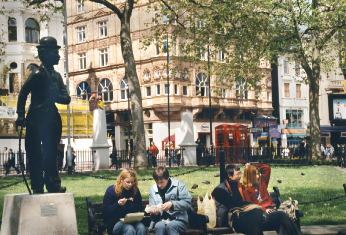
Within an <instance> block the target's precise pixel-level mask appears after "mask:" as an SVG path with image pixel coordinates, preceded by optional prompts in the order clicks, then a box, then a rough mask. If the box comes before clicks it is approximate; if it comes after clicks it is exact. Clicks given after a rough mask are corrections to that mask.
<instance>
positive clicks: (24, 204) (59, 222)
mask: <svg viewBox="0 0 346 235" xmlns="http://www.w3.org/2000/svg"><path fill="white" fill-rule="evenodd" d="M37 234H50V235H53V234H56V235H60V234H64V235H77V234H78V229H77V220H76V210H75V204H74V197H73V194H72V193H46V194H37V195H29V194H7V195H5V199H4V210H3V214H2V224H1V235H37Z"/></svg>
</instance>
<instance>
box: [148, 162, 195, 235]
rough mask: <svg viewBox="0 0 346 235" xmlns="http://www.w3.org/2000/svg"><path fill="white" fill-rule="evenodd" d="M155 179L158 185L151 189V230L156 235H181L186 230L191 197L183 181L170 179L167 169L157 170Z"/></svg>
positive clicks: (160, 168) (154, 175)
mask: <svg viewBox="0 0 346 235" xmlns="http://www.w3.org/2000/svg"><path fill="white" fill-rule="evenodd" d="M153 178H154V180H155V182H156V184H154V185H153V186H151V187H150V189H149V205H150V206H151V207H150V208H152V209H151V210H149V211H148V212H149V213H150V214H151V219H152V223H151V224H150V228H154V232H155V235H164V234H169V235H179V234H181V233H183V232H184V231H185V230H186V224H187V223H188V215H187V210H188V209H189V208H190V207H191V199H192V198H191V195H190V193H189V191H188V190H187V188H186V186H185V183H184V182H183V181H182V180H180V179H174V178H170V177H169V172H168V170H167V169H166V168H165V167H162V166H160V167H158V168H156V169H155V170H154V173H153Z"/></svg>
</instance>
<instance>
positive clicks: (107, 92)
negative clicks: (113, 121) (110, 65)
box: [97, 78, 113, 102]
mask: <svg viewBox="0 0 346 235" xmlns="http://www.w3.org/2000/svg"><path fill="white" fill-rule="evenodd" d="M97 92H98V93H99V94H100V95H102V100H103V101H105V102H107V101H112V100H113V85H112V83H111V81H109V79H107V78H105V79H103V80H102V81H101V82H100V84H99V85H98V87H97Z"/></svg>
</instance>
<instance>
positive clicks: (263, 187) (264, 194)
mask: <svg viewBox="0 0 346 235" xmlns="http://www.w3.org/2000/svg"><path fill="white" fill-rule="evenodd" d="M254 166H256V167H257V168H258V169H259V170H260V172H261V176H260V178H261V183H260V185H258V186H252V187H248V188H245V189H244V197H245V201H248V202H253V203H256V204H258V205H260V206H262V208H263V211H266V209H267V207H269V206H272V207H273V206H274V203H273V201H272V199H271V198H270V194H269V192H268V189H267V188H268V184H269V179H270V172H271V169H270V166H267V165H264V164H254ZM256 190H258V191H259V194H260V195H261V199H262V200H261V201H260V202H259V201H258V199H257V197H256Z"/></svg>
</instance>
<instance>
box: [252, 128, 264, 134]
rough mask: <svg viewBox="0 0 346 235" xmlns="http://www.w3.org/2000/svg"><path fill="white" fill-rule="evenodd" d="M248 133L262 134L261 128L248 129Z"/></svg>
mask: <svg viewBox="0 0 346 235" xmlns="http://www.w3.org/2000/svg"><path fill="white" fill-rule="evenodd" d="M248 132H249V133H255V132H263V128H249V129H248Z"/></svg>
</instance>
